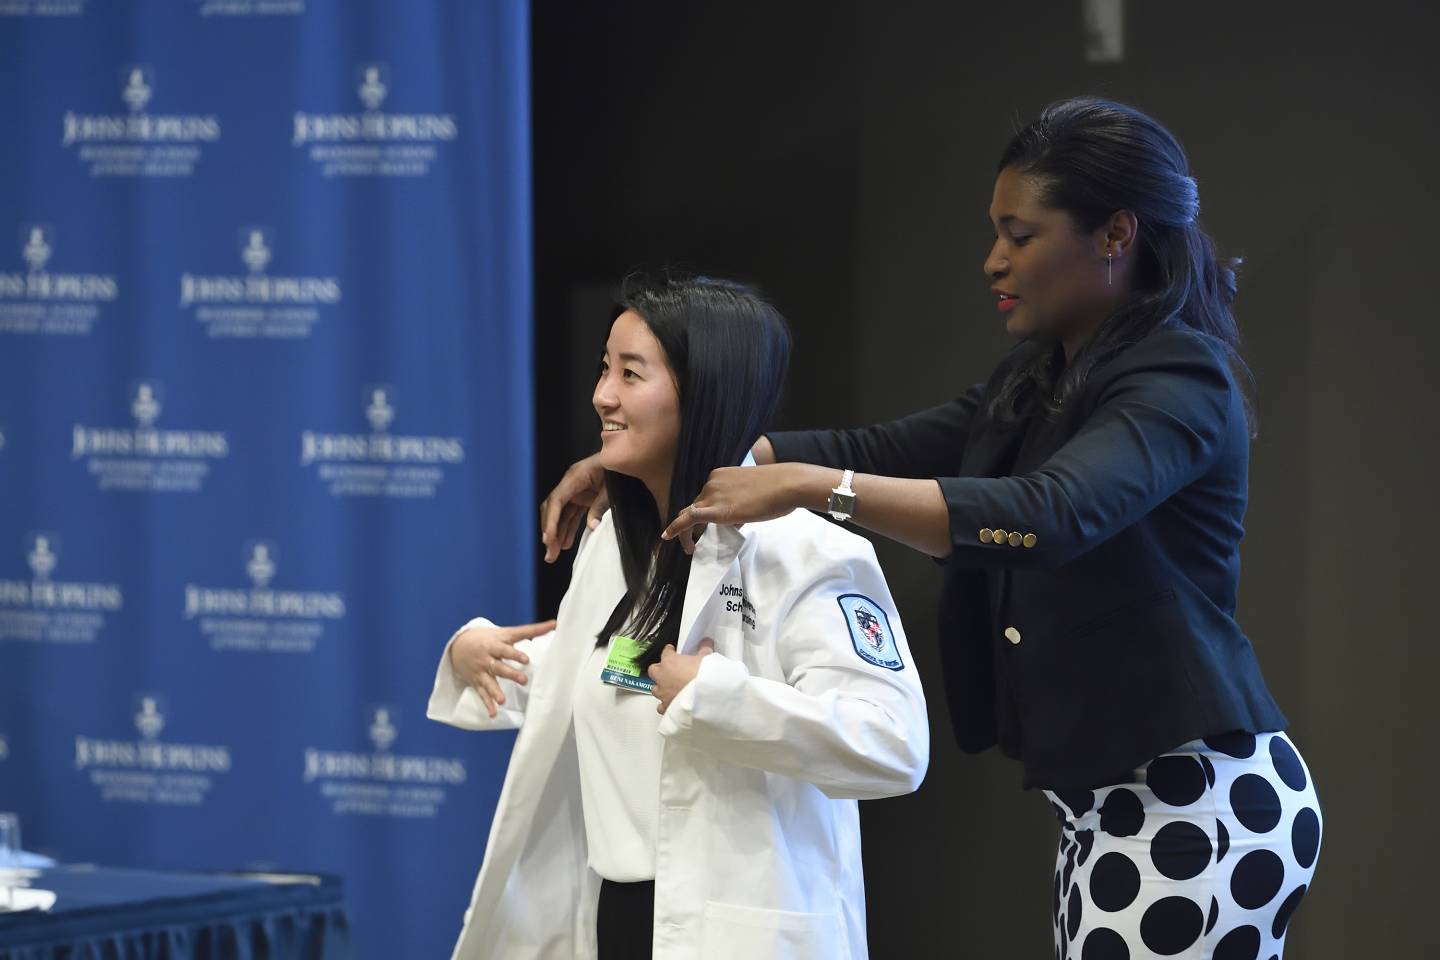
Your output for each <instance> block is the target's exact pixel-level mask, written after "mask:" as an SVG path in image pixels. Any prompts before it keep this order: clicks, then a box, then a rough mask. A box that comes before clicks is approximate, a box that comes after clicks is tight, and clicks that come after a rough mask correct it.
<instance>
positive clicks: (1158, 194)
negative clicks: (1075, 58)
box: [990, 97, 1256, 436]
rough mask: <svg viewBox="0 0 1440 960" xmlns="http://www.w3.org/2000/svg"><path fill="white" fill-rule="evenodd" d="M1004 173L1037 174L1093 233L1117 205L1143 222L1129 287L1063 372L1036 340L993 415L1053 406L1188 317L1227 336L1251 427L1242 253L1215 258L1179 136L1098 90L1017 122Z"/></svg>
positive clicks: (1048, 196)
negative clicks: (1239, 279)
mask: <svg viewBox="0 0 1440 960" xmlns="http://www.w3.org/2000/svg"><path fill="white" fill-rule="evenodd" d="M998 169H999V170H1002V171H1003V170H1006V169H1012V170H1014V171H1015V172H1017V173H1021V174H1025V175H1027V176H1029V177H1032V178H1034V179H1035V180H1036V181H1037V182H1038V184H1039V186H1040V189H1041V197H1042V201H1043V202H1044V203H1045V204H1046V205H1047V206H1049V207H1052V208H1055V209H1059V210H1064V211H1066V212H1067V213H1069V214H1070V215H1071V217H1072V218H1073V219H1074V220H1075V222H1076V225H1077V226H1078V228H1079V229H1080V230H1082V231H1086V232H1089V231H1092V230H1094V229H1096V228H1097V227H1099V226H1100V225H1101V224H1103V223H1104V222H1105V221H1106V220H1108V219H1109V218H1110V217H1111V216H1112V215H1113V214H1115V213H1116V212H1117V211H1119V210H1129V211H1131V212H1132V213H1134V214H1135V217H1136V219H1137V220H1139V222H1140V228H1139V232H1138V237H1137V239H1138V242H1137V244H1136V248H1135V249H1136V264H1135V269H1134V271H1133V273H1132V276H1133V277H1134V278H1135V281H1134V289H1133V290H1132V291H1131V293H1130V295H1129V296H1128V297H1127V298H1126V299H1125V300H1124V302H1122V303H1121V304H1120V305H1119V307H1118V308H1117V309H1116V310H1115V311H1114V312H1113V313H1112V314H1111V315H1110V316H1109V317H1108V318H1107V319H1106V320H1105V321H1104V323H1102V324H1101V326H1100V328H1099V329H1098V330H1097V331H1096V332H1095V335H1094V336H1093V337H1092V338H1091V339H1090V341H1089V342H1088V343H1087V344H1086V346H1085V347H1084V349H1083V350H1081V351H1080V353H1079V354H1078V355H1077V356H1076V357H1074V358H1073V359H1072V361H1071V363H1070V365H1069V367H1068V368H1066V369H1065V370H1064V371H1063V373H1062V372H1061V371H1060V365H1059V364H1058V363H1057V362H1056V346H1057V345H1056V342H1055V341H1054V340H1053V339H1048V338H1043V337H1042V338H1037V339H1035V340H1033V341H1031V342H1029V343H1027V344H1025V345H1023V346H1022V347H1020V348H1019V350H1020V352H1021V356H1020V358H1019V359H1018V360H1017V363H1016V365H1015V366H1014V367H1013V368H1012V370H1011V372H1010V374H1009V375H1008V376H1007V377H1006V379H1005V380H1004V381H1003V382H1002V384H1001V385H1000V388H999V389H998V390H997V392H996V396H995V399H994V400H993V401H992V404H991V407H990V413H991V415H992V416H995V417H997V418H1000V419H1014V418H1015V417H1016V416H1018V415H1021V414H1022V413H1023V412H1024V410H1025V408H1026V406H1027V404H1028V402H1030V399H1031V398H1032V397H1033V398H1034V399H1035V400H1038V402H1039V404H1040V405H1041V408H1042V409H1044V410H1046V411H1047V412H1049V413H1051V414H1053V413H1055V412H1057V411H1058V410H1059V408H1060V406H1061V405H1062V404H1063V403H1064V402H1065V401H1066V400H1068V399H1069V398H1070V397H1071V396H1072V395H1074V394H1075V393H1076V392H1077V391H1078V390H1079V389H1080V388H1081V386H1083V385H1084V383H1085V380H1086V378H1087V377H1088V376H1089V374H1090V372H1091V371H1092V370H1094V369H1095V367H1096V366H1097V365H1098V364H1101V363H1104V362H1105V361H1106V360H1109V359H1112V358H1113V357H1114V356H1115V355H1116V354H1117V353H1119V352H1120V351H1122V350H1124V349H1125V348H1126V347H1129V346H1131V345H1132V344H1134V343H1136V342H1138V341H1139V340H1141V339H1142V338H1144V337H1145V336H1146V335H1147V334H1149V333H1151V332H1152V331H1153V330H1155V329H1157V328H1158V327H1160V326H1162V325H1164V324H1167V323H1173V322H1178V323H1184V324H1187V325H1189V326H1190V327H1193V328H1194V329H1196V330H1199V331H1201V332H1202V333H1205V334H1209V335H1210V336H1212V337H1214V338H1215V339H1216V340H1218V341H1219V342H1220V343H1221V344H1223V345H1224V349H1225V351H1226V352H1227V354H1228V358H1229V365H1230V368H1231V370H1232V372H1233V374H1234V376H1235V380H1236V382H1237V383H1238V384H1239V386H1240V390H1241V392H1242V394H1243V395H1244V398H1245V414H1246V417H1247V419H1248V421H1249V426H1250V433H1251V435H1252V436H1254V434H1255V427H1256V415H1255V381H1254V377H1253V375H1252V374H1251V372H1250V368H1249V367H1248V366H1247V365H1246V363H1245V360H1244V358H1243V357H1242V356H1241V353H1240V332H1239V329H1238V328H1237V327H1236V325H1235V317H1234V315H1233V314H1232V313H1231V310H1230V306H1231V304H1232V303H1233V302H1234V300H1235V270H1236V268H1237V267H1238V266H1239V265H1240V261H1239V260H1238V259H1221V258H1219V257H1218V256H1217V255H1216V252H1215V245H1214V243H1213V242H1212V241H1211V239H1210V237H1209V236H1208V235H1207V234H1206V233H1205V231H1204V230H1202V229H1201V227H1200V224H1199V215H1200V192H1199V187H1198V186H1197V185H1196V182H1195V178H1194V177H1193V176H1191V175H1190V163H1189V161H1188V160H1187V159H1186V157H1185V151H1184V150H1183V149H1182V148H1181V146H1180V143H1179V141H1177V140H1176V139H1175V137H1174V136H1173V135H1172V134H1171V133H1170V131H1168V130H1166V129H1165V128H1164V127H1163V126H1161V125H1160V124H1159V123H1158V122H1157V121H1155V120H1154V119H1153V118H1151V117H1148V116H1146V115H1145V114H1143V113H1141V112H1140V111H1139V110H1136V109H1135V108H1133V107H1129V106H1126V105H1124V104H1121V103H1115V102H1113V101H1109V100H1101V99H1097V98H1093V97H1078V98H1075V99H1071V100H1060V101H1057V102H1055V103H1052V104H1050V105H1049V106H1048V107H1046V108H1045V109H1044V110H1043V111H1042V112H1041V114H1040V116H1039V118H1038V119H1036V120H1034V121H1033V122H1031V123H1029V124H1028V125H1026V126H1024V127H1023V128H1021V130H1020V131H1019V132H1018V133H1016V134H1015V136H1014V138H1013V139H1011V141H1010V143H1009V145H1008V146H1006V148H1005V152H1004V153H1002V154H1001V156H1000V164H999V167H998Z"/></svg>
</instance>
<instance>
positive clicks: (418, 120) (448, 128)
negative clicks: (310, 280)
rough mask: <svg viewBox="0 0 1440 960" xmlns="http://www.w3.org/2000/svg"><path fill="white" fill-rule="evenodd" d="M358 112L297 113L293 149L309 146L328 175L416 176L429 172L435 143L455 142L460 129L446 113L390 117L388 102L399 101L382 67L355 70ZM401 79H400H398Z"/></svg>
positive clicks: (395, 87)
mask: <svg viewBox="0 0 1440 960" xmlns="http://www.w3.org/2000/svg"><path fill="white" fill-rule="evenodd" d="M354 71H355V72H354V83H355V86H354V90H355V93H356V95H357V96H358V97H359V99H360V104H359V107H360V110H359V112H357V113H307V112H305V111H303V110H297V111H296V112H295V115H294V121H293V128H292V133H291V138H290V145H291V146H292V147H301V146H305V145H306V144H313V146H312V147H311V148H310V159H311V160H312V161H313V162H314V163H315V164H316V165H317V166H319V167H320V169H321V171H322V173H323V175H324V176H327V177H375V176H379V177H417V176H424V175H426V174H428V173H429V172H430V164H432V163H433V162H434V161H435V159H436V158H437V157H438V155H439V154H438V145H439V144H443V143H445V142H447V141H450V140H454V139H455V138H456V137H457V136H459V132H460V128H459V125H458V124H457V123H456V122H455V117H454V116H453V115H452V114H449V113H424V112H418V113H390V112H383V111H382V110H381V108H382V107H383V106H384V105H385V104H386V102H387V101H393V100H401V99H403V97H404V84H403V83H401V84H398V85H397V84H396V83H394V82H392V78H391V76H390V67H389V66H388V65H387V64H384V63H359V64H356V65H355V67H354ZM402 79H403V78H402Z"/></svg>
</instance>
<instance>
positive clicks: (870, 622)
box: [838, 593, 905, 670]
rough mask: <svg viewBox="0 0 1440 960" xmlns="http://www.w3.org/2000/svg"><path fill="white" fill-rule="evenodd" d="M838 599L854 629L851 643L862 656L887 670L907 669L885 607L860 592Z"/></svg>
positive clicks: (851, 629) (846, 621)
mask: <svg viewBox="0 0 1440 960" xmlns="http://www.w3.org/2000/svg"><path fill="white" fill-rule="evenodd" d="M838 600H839V603H840V612H841V613H842V614H844V616H845V625H846V626H847V627H849V628H850V642H851V643H852V644H853V645H854V647H855V652H856V653H857V654H859V655H860V659H861V660H864V661H866V662H867V663H873V664H875V666H877V667H884V668H885V669H886V670H904V669H905V662H904V661H903V660H901V659H900V648H899V647H897V646H896V645H895V631H894V630H892V629H890V617H889V615H888V614H886V613H885V608H884V607H882V606H880V604H878V603H876V602H875V601H874V600H871V599H870V598H869V597H865V596H861V595H860V594H858V593H846V594H842V595H841V596H840V597H839V598H838Z"/></svg>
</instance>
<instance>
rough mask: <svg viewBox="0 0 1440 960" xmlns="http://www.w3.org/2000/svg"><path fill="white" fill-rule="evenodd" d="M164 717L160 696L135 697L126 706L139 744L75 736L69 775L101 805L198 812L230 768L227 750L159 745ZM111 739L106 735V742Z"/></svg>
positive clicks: (165, 709) (200, 745)
mask: <svg viewBox="0 0 1440 960" xmlns="http://www.w3.org/2000/svg"><path fill="white" fill-rule="evenodd" d="M169 712H170V711H169V709H168V707H167V704H166V702H165V698H164V697H163V696H161V695H159V694H155V693H140V694H137V695H136V696H135V697H134V698H133V699H132V700H131V713H130V720H131V722H132V723H134V724H135V730H136V732H137V733H139V738H138V739H127V740H120V739H116V740H111V739H108V738H107V739H100V738H95V737H85V736H77V737H76V738H75V772H76V773H77V774H83V776H84V779H85V781H86V782H88V783H89V784H90V785H91V786H92V787H93V788H94V789H95V790H96V792H97V793H98V794H99V797H100V799H101V800H102V801H104V802H106V803H115V802H119V803H144V804H158V805H162V806H183V807H198V806H201V805H202V804H204V803H205V800H206V798H207V796H208V794H209V793H210V790H211V788H212V787H213V786H214V785H215V783H216V779H215V778H216V777H218V776H221V775H224V774H227V773H229V772H230V770H231V768H232V766H233V763H232V759H231V756H230V747H229V746H226V745H222V744H203V743H176V742H173V741H170V740H161V739H160V734H161V733H162V732H164V730H165V728H166V726H167V724H168V718H167V716H166V715H167V714H168V713H169ZM121 729H123V728H121ZM115 733H118V731H115ZM115 733H112V732H110V731H107V737H108V736H114V735H115Z"/></svg>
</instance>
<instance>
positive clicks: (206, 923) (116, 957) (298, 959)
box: [0, 866, 350, 960]
mask: <svg viewBox="0 0 1440 960" xmlns="http://www.w3.org/2000/svg"><path fill="white" fill-rule="evenodd" d="M30 885H31V886H32V887H36V888H41V889H45V890H52V891H54V892H55V894H56V899H55V904H54V906H53V907H51V909H50V910H48V911H44V912H42V911H38V910H29V911H23V912H17V913H0V960H152V958H153V960H292V958H293V960H302V958H303V960H346V958H348V957H349V956H350V928H349V924H348V922H347V920H346V917H345V908H344V903H343V894H342V891H341V886H340V881H339V880H338V879H337V878H334V877H325V876H297V875H284V876H279V875H267V876H265V877H263V878H262V877H260V876H259V875H246V874H236V875H224V874H221V875H216V874H189V873H161V872H157V871H152V870H121V869H112V868H105V867H90V866H83V867H82V866H57V867H52V868H49V869H45V870H41V871H40V872H39V875H38V876H36V877H34V878H33V879H31V881H30Z"/></svg>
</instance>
